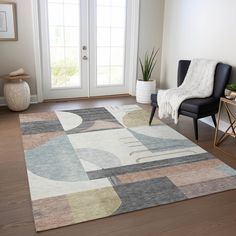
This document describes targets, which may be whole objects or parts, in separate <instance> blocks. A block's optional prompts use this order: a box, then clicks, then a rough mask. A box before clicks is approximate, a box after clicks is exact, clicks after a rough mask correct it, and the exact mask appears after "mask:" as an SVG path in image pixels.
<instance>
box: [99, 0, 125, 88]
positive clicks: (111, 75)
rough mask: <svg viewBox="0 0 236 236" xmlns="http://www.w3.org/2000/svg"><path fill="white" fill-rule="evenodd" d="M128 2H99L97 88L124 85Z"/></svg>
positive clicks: (122, 0)
mask: <svg viewBox="0 0 236 236" xmlns="http://www.w3.org/2000/svg"><path fill="white" fill-rule="evenodd" d="M125 29H126V0H97V86H107V85H108V86H109V85H122V84H124V60H125Z"/></svg>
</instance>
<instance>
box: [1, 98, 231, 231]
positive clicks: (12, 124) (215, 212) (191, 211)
mask: <svg viewBox="0 0 236 236" xmlns="http://www.w3.org/2000/svg"><path fill="white" fill-rule="evenodd" d="M134 103H135V99H134V98H132V97H122V98H109V99H105V98H104V99H89V100H81V101H71V102H58V103H56V102H54V103H43V104H36V105H31V107H30V109H29V110H28V111H27V112H40V111H53V110H70V109H79V108H88V107H99V106H104V105H122V104H134ZM142 107H143V108H144V109H147V110H148V111H149V110H150V106H147V105H143V106H142ZM166 122H167V123H169V125H171V126H172V127H173V128H174V129H176V130H177V131H179V132H180V133H182V134H183V135H185V136H186V137H188V138H190V139H192V140H193V139H194V133H193V125H192V120H191V119H189V118H184V117H181V118H180V122H179V124H178V125H177V126H175V125H173V124H171V123H170V122H169V121H166ZM199 134H200V135H199V136H200V137H199V138H200V140H199V142H198V145H200V146H201V147H203V148H204V149H206V150H207V151H209V152H211V153H213V154H214V155H215V156H217V157H218V158H219V159H221V160H222V161H224V162H225V163H226V164H228V165H230V166H232V167H234V168H235V169H236V154H235V153H236V143H235V140H230V141H228V142H227V144H226V147H227V148H228V149H230V151H231V152H232V153H233V154H234V155H235V157H233V156H229V155H226V154H224V153H223V152H221V151H219V150H218V149H215V148H214V147H213V136H214V129H213V128H211V127H209V126H208V125H206V124H204V123H201V122H200V124H199ZM38 234H39V235H40V236H54V235H55V236H67V235H68V236H74V235H76V236H121V235H122V236H154V235H155V236H162V235H163V236H164V235H165V236H186V235H187V236H190V235H197V236H205V235H206V236H223V235H224V236H230V235H232V236H235V235H236V190H232V191H227V192H223V193H218V194H213V195H209V196H206V197H201V198H196V199H191V200H187V201H183V202H179V203H174V204H169V205H165V206H160V207H154V208H149V209H145V210H141V211H136V212H131V213H127V214H123V215H119V216H114V217H109V218H106V219H100V220H95V221H92V222H86V223H82V224H77V225H73V226H68V227H63V228H59V229H55V230H49V231H45V232H42V233H36V232H35V228H34V222H33V215H32V210H31V201H30V195H29V187H28V182H27V174H26V168H25V163H24V153H23V148H22V141H21V135H20V129H19V119H18V113H14V112H10V111H9V110H8V109H7V108H0V236H5V235H9V236H15V235H17V236H34V235H38Z"/></svg>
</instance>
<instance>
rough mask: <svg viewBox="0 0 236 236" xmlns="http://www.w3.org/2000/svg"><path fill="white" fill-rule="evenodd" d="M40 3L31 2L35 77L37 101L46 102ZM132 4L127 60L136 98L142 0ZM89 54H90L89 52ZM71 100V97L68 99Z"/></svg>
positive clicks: (132, 88)
mask: <svg viewBox="0 0 236 236" xmlns="http://www.w3.org/2000/svg"><path fill="white" fill-rule="evenodd" d="M39 1H40V0H31V8H32V23H33V43H34V59H35V77H36V85H37V98H38V99H37V100H38V102H43V100H45V97H44V94H43V63H44V61H43V56H42V43H41V37H40V35H41V33H40V14H39ZM129 1H130V2H131V3H132V9H131V17H130V20H131V22H130V25H131V27H130V28H131V29H130V30H131V37H130V39H129V41H130V44H129V45H130V53H129V56H128V58H127V59H126V60H129V61H130V62H131V63H130V68H129V71H127V72H126V73H128V76H129V78H130V80H129V81H128V93H129V94H130V95H132V96H135V90H136V80H137V69H138V43H139V15H140V9H139V8H140V0H129ZM88 53H89V52H88ZM68 98H69V97H68Z"/></svg>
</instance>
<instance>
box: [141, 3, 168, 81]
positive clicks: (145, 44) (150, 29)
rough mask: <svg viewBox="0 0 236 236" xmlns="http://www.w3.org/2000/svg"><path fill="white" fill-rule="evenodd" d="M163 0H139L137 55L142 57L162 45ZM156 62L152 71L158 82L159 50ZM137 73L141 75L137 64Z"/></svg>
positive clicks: (159, 67) (159, 68)
mask: <svg viewBox="0 0 236 236" xmlns="http://www.w3.org/2000/svg"><path fill="white" fill-rule="evenodd" d="M164 5H165V0H141V1H140V29H139V57H140V58H141V59H143V58H144V55H145V53H146V52H147V51H148V52H149V53H150V52H151V51H152V49H153V48H154V47H155V48H156V49H158V48H160V49H161V47H162V34H163V20H164ZM157 59H158V62H157V65H156V67H155V69H154V71H153V78H154V79H156V80H157V84H159V80H160V72H161V50H160V52H159V54H158V57H157ZM138 75H139V76H141V68H140V65H138Z"/></svg>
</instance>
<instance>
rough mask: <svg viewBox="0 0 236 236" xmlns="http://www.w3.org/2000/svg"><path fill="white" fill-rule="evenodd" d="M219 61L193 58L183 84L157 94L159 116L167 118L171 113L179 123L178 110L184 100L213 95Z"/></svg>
mask: <svg viewBox="0 0 236 236" xmlns="http://www.w3.org/2000/svg"><path fill="white" fill-rule="evenodd" d="M217 63H218V62H217V61H213V60H207V59H193V60H192V61H191V63H190V66H189V69H188V72H187V74H186V77H185V79H184V82H183V83H182V85H181V86H179V87H178V88H172V89H168V90H159V91H158V94H157V103H158V106H159V117H160V118H165V117H168V116H170V115H171V117H172V119H174V122H175V124H177V123H178V110H179V107H180V105H181V103H182V102H183V101H184V100H186V99H190V98H205V97H209V96H211V94H212V92H213V86H214V75H215V69H216V65H217Z"/></svg>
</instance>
